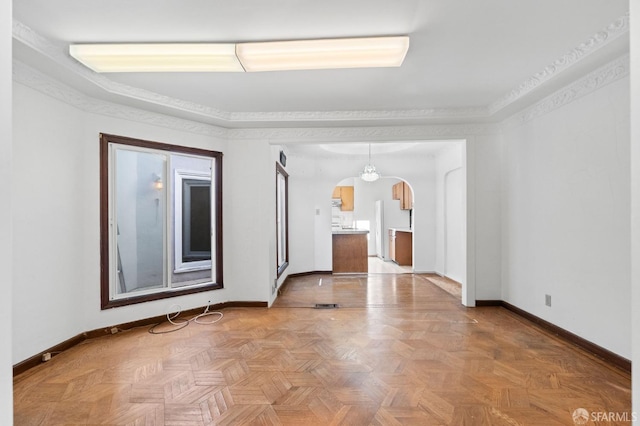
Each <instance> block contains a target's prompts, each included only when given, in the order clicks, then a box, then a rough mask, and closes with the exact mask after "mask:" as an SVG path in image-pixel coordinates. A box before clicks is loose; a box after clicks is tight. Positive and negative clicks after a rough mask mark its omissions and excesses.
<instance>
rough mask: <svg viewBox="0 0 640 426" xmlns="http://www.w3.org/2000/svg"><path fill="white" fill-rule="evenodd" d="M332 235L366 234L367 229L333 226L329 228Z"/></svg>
mask: <svg viewBox="0 0 640 426" xmlns="http://www.w3.org/2000/svg"><path fill="white" fill-rule="evenodd" d="M331 233H332V234H333V235H336V234H338V235H343V234H368V233H369V231H368V230H366V229H352V228H333V229H332V230H331Z"/></svg>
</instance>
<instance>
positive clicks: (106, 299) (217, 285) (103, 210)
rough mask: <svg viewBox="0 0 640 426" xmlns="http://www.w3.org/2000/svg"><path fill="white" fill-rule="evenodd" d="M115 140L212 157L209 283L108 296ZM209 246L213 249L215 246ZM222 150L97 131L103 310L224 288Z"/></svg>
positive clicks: (119, 142) (116, 141)
mask: <svg viewBox="0 0 640 426" xmlns="http://www.w3.org/2000/svg"><path fill="white" fill-rule="evenodd" d="M112 143H115V144H119V145H128V146H133V147H139V148H147V149H153V150H158V151H163V152H168V153H176V154H187V155H197V156H202V157H207V158H211V159H212V161H213V162H214V164H215V167H214V172H213V173H214V174H213V176H212V178H213V180H214V181H215V187H214V189H213V192H214V196H215V199H216V200H217V202H215V204H214V206H213V209H214V212H213V219H214V220H213V222H214V223H212V229H215V239H214V241H213V244H214V247H215V261H216V268H215V276H212V277H211V278H212V282H211V283H210V284H205V285H199V286H194V287H192V288H189V287H180V288H177V289H176V288H173V289H168V290H166V291H160V292H157V293H153V294H145V295H138V296H131V297H127V298H122V299H115V300H112V299H111V297H110V287H111V285H110V258H109V257H110V247H109V240H110V235H109V233H110V224H109V220H110V219H109V211H110V204H109V203H110V199H109V176H110V174H109V167H110V164H109V145H110V144H112ZM214 247H212V249H213V248H214ZM222 267H223V265H222V153H221V152H218V151H210V150H205V149H200V148H192V147H185V146H180V145H173V144H167V143H161V142H153V141H148V140H142V139H135V138H130V137H125V136H116V135H110V134H104V133H101V134H100V302H101V303H100V307H101V309H102V310H105V309H111V308H116V307H120V306H128V305H132V304H136V303H143V302H149V301H152V300H161V299H166V298H171V297H178V296H184V295H187V294H194V293H200V292H204V291H210V290H217V289H221V288H223V280H222V278H223V270H222Z"/></svg>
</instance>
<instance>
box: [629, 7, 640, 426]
mask: <svg viewBox="0 0 640 426" xmlns="http://www.w3.org/2000/svg"><path fill="white" fill-rule="evenodd" d="M630 6H631V13H630V20H631V22H640V3H638V2H634V1H632V2H630ZM630 32H631V34H630V40H631V116H632V117H640V25H631V29H630ZM631 259H632V261H631V286H632V298H631V306H632V309H631V312H632V324H633V326H632V335H631V336H632V338H631V340H632V345H633V348H632V355H633V356H632V366H633V367H632V369H633V377H632V380H631V383H632V386H633V401H632V408H633V410H632V411H633V412H635V413H640V367H639V366H640V309H638V307H639V306H640V261H639V260H638V259H640V120H637V119H635V120H631ZM636 424H640V421H637V422H636Z"/></svg>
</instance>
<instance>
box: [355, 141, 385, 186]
mask: <svg viewBox="0 0 640 426" xmlns="http://www.w3.org/2000/svg"><path fill="white" fill-rule="evenodd" d="M360 179H362V180H363V181H365V182H375V181H376V180H378V179H380V173H378V171H377V170H376V166H374V165H373V164H371V144H369V162H368V163H367V165H366V166H364V169H363V170H362V173H360Z"/></svg>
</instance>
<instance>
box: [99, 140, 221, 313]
mask: <svg viewBox="0 0 640 426" xmlns="http://www.w3.org/2000/svg"><path fill="white" fill-rule="evenodd" d="M221 160H222V154H221V153H219V152H215V151H207V150H202V149H196V148H187V147H181V146H176V145H168V144H162V143H156V142H149V141H142V140H137V139H131V138H125V137H121V136H113V135H101V137H100V200H101V214H100V229H101V231H100V232H101V268H102V269H101V299H102V302H101V305H102V309H107V308H113V307H116V306H123V305H128V304H132V303H139V302H145V301H149V300H155V299H161V298H166V297H172V296H179V295H183V294H188V293H195V292H198V291H206V290H212V289H216V288H222V250H221V248H222V233H221V216H222V206H221V192H222V191H221V188H222V182H221V176H222V164H221Z"/></svg>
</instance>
